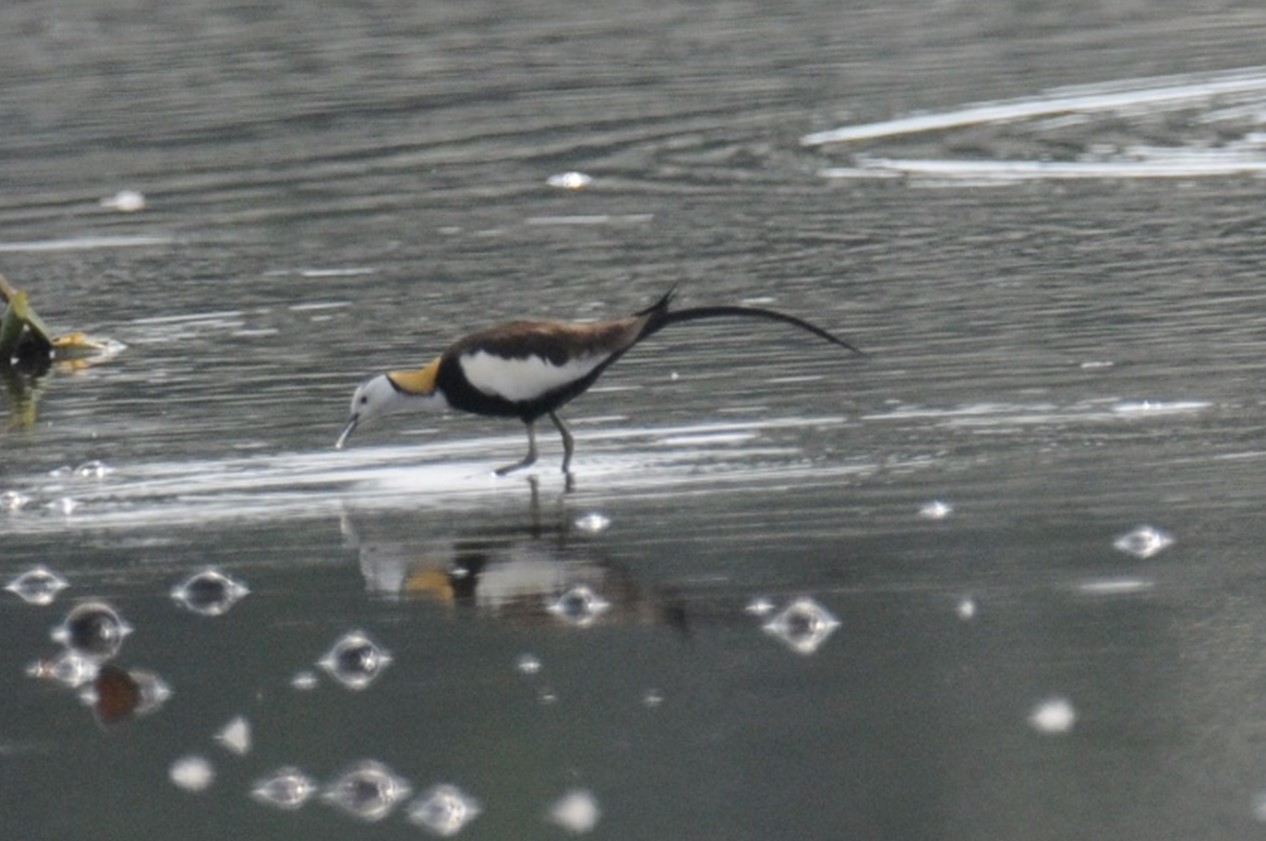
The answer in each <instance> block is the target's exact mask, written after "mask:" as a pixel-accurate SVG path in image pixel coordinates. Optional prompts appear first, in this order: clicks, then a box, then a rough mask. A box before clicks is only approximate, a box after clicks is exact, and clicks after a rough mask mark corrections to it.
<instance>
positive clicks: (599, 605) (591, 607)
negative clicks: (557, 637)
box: [545, 584, 611, 628]
mask: <svg viewBox="0 0 1266 841" xmlns="http://www.w3.org/2000/svg"><path fill="white" fill-rule="evenodd" d="M610 608H611V603H610V602H608V601H607V600H606V599H604V598H603V597H602V596H600V595H598V594H597V593H595V592H594V591H593V590H592V589H591V588H590V587H589V586H588V585H585V584H577V585H576V586H575V587H572V588H571V589H570V590H568V591H567V592H565V593H563V594H562V595H560V596H559V597H558V598H557V599H555V600H554V601H553V602H551V603H550V604H549V605H548V606H547V607H546V608H545V609H546V610H548V611H549V612H550V613H552V614H554V615H555V616H557V617H558V618H559V619H561V620H563V621H564V622H566V623H568V624H569V625H575V626H576V627H578V628H585V627H588V626H589V625H592V624H593V623H594V622H595V621H597V619H598V617H599V616H601V615H602V614H603V613H605V612H607V610H609V609H610Z"/></svg>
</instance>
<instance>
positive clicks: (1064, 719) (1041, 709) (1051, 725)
mask: <svg viewBox="0 0 1266 841" xmlns="http://www.w3.org/2000/svg"><path fill="white" fill-rule="evenodd" d="M1076 722H1077V710H1076V709H1074V708H1073V704H1072V702H1071V701H1069V700H1068V699H1067V698H1061V697H1054V698H1047V699H1046V700H1045V701H1042V702H1041V703H1039V704H1038V705H1037V706H1036V707H1034V708H1033V711H1032V712H1031V713H1030V714H1029V725H1030V726H1031V727H1032V728H1033V729H1034V730H1036V731H1037V732H1039V733H1042V734H1045V735H1048V736H1058V735H1062V734H1064V733H1067V732H1069V731H1070V730H1072V729H1073V725H1074V724H1075V723H1076Z"/></svg>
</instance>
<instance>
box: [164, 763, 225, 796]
mask: <svg viewBox="0 0 1266 841" xmlns="http://www.w3.org/2000/svg"><path fill="white" fill-rule="evenodd" d="M167 775H168V776H169V777H171V781H172V782H173V783H175V785H176V787H177V788H182V789H184V790H185V791H195V792H196V791H206V790H207V789H209V788H210V787H211V783H213V782H215V767H214V766H213V765H212V764H211V762H210V760H208V759H207V758H206V757H203V756H186V757H182V758H181V759H177V760H176V761H175V762H173V763H172V764H171V768H170V769H168V771H167Z"/></svg>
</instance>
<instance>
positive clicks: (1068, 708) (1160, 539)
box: [767, 499, 1266, 814]
mask: <svg viewBox="0 0 1266 841" xmlns="http://www.w3.org/2000/svg"><path fill="white" fill-rule="evenodd" d="M918 513H919V516H920V517H923V518H925V519H928V520H945V519H947V518H949V517H950V516H951V515H953V513H954V506H952V505H950V504H949V503H948V502H946V501H945V500H940V499H938V500H933V501H931V502H928V503H927V504H925V505H923V506H922V507H921V508H920V509H919V512H918ZM1172 545H1174V536H1173V535H1171V534H1170V533H1168V532H1166V531H1164V530H1163V529H1160V528H1157V527H1155V526H1149V525H1140V526H1138V527H1136V528H1134V529H1132V530H1130V531H1128V532H1126V533H1125V534H1122V535H1119V536H1118V537H1116V538H1115V539H1114V540H1113V541H1112V548H1114V549H1116V550H1117V551H1118V552H1122V553H1124V554H1126V555H1130V556H1131V557H1133V558H1136V559H1138V560H1149V559H1151V558H1154V557H1155V556H1157V555H1159V554H1160V553H1161V552H1163V551H1165V550H1166V549H1168V548H1169V547H1170V546H1172ZM1150 587H1151V582H1150V581H1149V580H1147V579H1143V578H1109V579H1104V580H1095V581H1087V582H1082V583H1081V584H1080V585H1079V586H1078V591H1079V592H1081V593H1084V594H1087V595H1116V594H1126V593H1135V592H1140V591H1145V590H1147V589H1150ZM977 609H978V608H977V604H976V600H975V599H974V598H972V597H971V596H964V597H963V598H962V599H961V600H960V601H959V602H958V605H957V606H956V608H955V612H956V613H957V615H958V617H959V618H960V619H962V620H963V621H965V622H967V621H971V620H973V619H975V618H976V612H977ZM767 630H769V629H768V627H767ZM771 632H772V631H771ZM793 647H794V645H793ZM1077 718H1078V712H1077V708H1076V707H1075V706H1074V705H1073V702H1072V701H1071V700H1069V699H1068V698H1067V697H1065V696H1063V695H1051V696H1049V697H1047V698H1044V699H1042V700H1041V701H1038V702H1037V703H1036V704H1035V705H1034V706H1033V708H1032V709H1031V710H1030V711H1029V715H1028V724H1029V726H1030V727H1032V728H1033V730H1034V731H1036V732H1038V733H1041V734H1043V735H1046V736H1059V735H1065V734H1067V733H1070V732H1072V730H1073V726H1074V725H1075V724H1076V723H1077ZM1263 814H1266V811H1264V812H1263Z"/></svg>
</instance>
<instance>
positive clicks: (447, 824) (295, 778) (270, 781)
mask: <svg viewBox="0 0 1266 841" xmlns="http://www.w3.org/2000/svg"><path fill="white" fill-rule="evenodd" d="M412 794H413V786H412V785H411V784H410V783H409V781H408V780H406V779H405V778H404V777H401V776H400V775H398V774H397V773H396V772H395V771H393V770H392V769H391V768H389V767H388V766H387V765H385V764H383V763H381V762H379V761H377V760H373V759H364V760H361V761H359V762H356V763H354V764H353V765H351V766H350V767H348V768H346V769H344V770H343V771H342V772H341V773H340V774H338V775H337V776H336V777H335V778H334V779H332V780H330V781H329V782H328V783H327V784H325V785H324V786H322V785H320V784H319V783H318V782H317V780H316V779H314V778H313V777H312V776H310V775H309V774H306V773H305V772H303V771H302V770H300V769H299V768H296V767H294V766H286V767H283V768H278V769H277V770H275V771H273V772H272V773H270V774H268V775H266V776H264V777H262V778H261V779H259V780H258V781H256V783H255V785H254V787H253V788H252V789H251V796H252V797H253V798H255V800H257V801H259V802H260V803H263V804H265V805H268V806H272V807H274V808H277V809H283V810H286V811H295V810H297V809H300V808H302V807H303V806H304V805H306V804H307V803H308V802H309V801H310V800H312V799H313V798H314V797H317V796H318V795H319V799H320V800H321V801H323V802H324V803H326V804H327V805H329V806H332V807H334V808H335V809H338V810H339V811H340V812H343V813H344V814H346V815H349V816H351V817H353V818H357V819H358V820H362V821H366V822H369V823H376V822H378V821H381V820H383V819H385V818H387V817H388V816H390V815H391V814H392V813H393V812H395V811H396V809H397V807H399V806H400V804H401V803H404V802H405V801H406V800H408V799H409V797H410V796H411V795H412ZM404 811H405V815H406V817H407V818H408V820H409V821H410V822H411V823H413V824H416V825H417V826H420V827H422V828H424V829H426V830H429V831H430V832H432V833H433V834H435V835H439V836H450V835H456V834H457V833H458V832H460V831H461V830H462V829H463V828H464V827H465V826H466V825H467V824H468V823H470V822H471V821H473V820H474V819H475V818H476V817H478V816H479V813H480V812H481V811H482V807H481V805H480V803H479V801H478V800H477V799H475V798H474V797H472V796H471V795H469V794H467V793H466V792H464V791H462V790H461V789H460V788H458V787H457V786H455V785H451V784H449V783H439V784H437V785H434V786H431V787H430V788H429V789H427V790H426V791H424V792H422V793H421V794H419V795H418V796H417V797H415V798H414V799H413V800H412V801H410V802H409V804H408V806H407V807H406V808H405V810H404Z"/></svg>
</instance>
